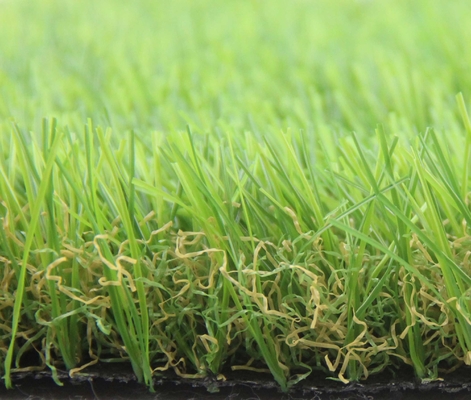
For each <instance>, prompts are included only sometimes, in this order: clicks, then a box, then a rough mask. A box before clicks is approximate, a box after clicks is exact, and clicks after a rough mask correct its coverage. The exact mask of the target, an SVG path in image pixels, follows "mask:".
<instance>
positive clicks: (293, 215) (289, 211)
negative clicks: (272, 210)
mask: <svg viewBox="0 0 471 400" xmlns="http://www.w3.org/2000/svg"><path fill="white" fill-rule="evenodd" d="M284 210H285V211H286V213H287V214H288V215H289V216H290V217H291V219H292V220H293V224H294V227H295V229H296V232H298V233H299V234H300V235H301V236H303V237H306V238H311V236H310V235H308V234H307V233H305V232H303V231H302V229H301V224H300V223H299V220H298V217H297V215H296V213H295V212H294V211H293V210H292V209H291V208H289V207H285V208H284Z"/></svg>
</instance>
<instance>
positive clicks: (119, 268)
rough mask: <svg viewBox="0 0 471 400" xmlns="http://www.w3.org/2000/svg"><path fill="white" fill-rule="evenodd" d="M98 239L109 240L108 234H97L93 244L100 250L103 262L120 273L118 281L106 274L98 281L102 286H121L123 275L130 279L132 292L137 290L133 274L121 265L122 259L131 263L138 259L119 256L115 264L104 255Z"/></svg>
mask: <svg viewBox="0 0 471 400" xmlns="http://www.w3.org/2000/svg"><path fill="white" fill-rule="evenodd" d="M98 239H103V240H109V236H108V235H96V236H95V237H94V238H93V246H94V247H95V249H96V250H97V252H98V256H99V258H100V260H101V262H102V263H103V264H105V265H106V266H107V267H108V268H109V269H111V270H113V271H117V273H118V274H117V275H118V280H117V281H108V280H107V279H106V278H105V277H104V276H102V277H101V278H100V279H98V283H99V284H100V285H101V286H121V285H122V282H123V275H124V276H126V278H128V280H129V286H130V289H131V291H132V292H135V291H136V290H137V289H136V286H135V285H134V280H133V278H132V275H131V274H130V273H129V272H128V271H127V270H126V269H125V268H124V267H123V266H122V265H121V261H126V262H128V263H130V264H133V265H134V264H136V263H137V260H135V259H133V258H130V257H127V256H119V257H118V258H117V259H116V265H113V264H112V263H111V262H109V261H108V260H107V259H106V257H104V256H103V253H102V252H101V248H100V245H99V244H98Z"/></svg>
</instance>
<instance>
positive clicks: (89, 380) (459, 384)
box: [0, 365, 471, 400]
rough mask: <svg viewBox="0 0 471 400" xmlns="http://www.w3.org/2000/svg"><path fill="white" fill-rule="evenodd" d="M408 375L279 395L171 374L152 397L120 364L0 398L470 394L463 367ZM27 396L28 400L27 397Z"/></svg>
mask: <svg viewBox="0 0 471 400" xmlns="http://www.w3.org/2000/svg"><path fill="white" fill-rule="evenodd" d="M410 376H411V371H402V372H401V371H397V372H396V373H395V374H394V377H392V374H390V373H383V374H379V375H378V376H376V377H375V378H374V379H372V380H370V381H368V382H366V383H362V384H359V383H352V384H348V385H344V384H341V383H338V382H333V381H328V380H326V379H325V376H324V377H322V376H317V377H316V378H315V379H313V378H314V377H312V376H311V377H310V378H308V379H306V380H305V381H303V382H302V384H300V385H299V386H298V387H296V388H293V389H291V390H290V391H289V392H288V393H282V392H281V391H280V390H279V387H278V386H277V385H275V384H274V382H273V381H272V380H271V379H267V377H263V375H262V376H259V377H256V376H254V375H253V374H250V373H244V372H238V373H237V372H231V373H228V374H227V379H226V380H224V381H222V380H217V379H214V378H212V379H211V378H207V379H204V380H188V379H184V378H180V377H178V376H177V375H175V374H171V373H167V374H165V376H162V377H160V378H158V379H155V380H154V388H155V393H149V391H148V389H146V387H145V386H143V385H141V384H138V383H137V380H136V376H135V375H134V373H133V372H132V370H131V369H130V368H126V367H125V366H123V365H121V366H120V365H114V366H112V367H111V368H110V365H107V366H102V367H101V368H100V366H98V368H97V367H93V368H90V370H89V371H87V373H86V374H83V375H81V374H78V375H77V376H75V377H74V378H70V377H69V375H68V374H67V373H66V372H59V378H60V379H61V382H62V384H63V386H57V385H56V384H55V382H54V380H53V379H52V374H51V373H50V372H47V371H45V372H36V373H34V372H29V373H17V374H14V375H13V382H14V384H15V387H16V388H17V389H16V391H13V392H12V391H5V390H2V389H0V399H1V398H3V396H4V395H5V396H8V397H5V398H8V399H18V400H19V399H22V400H24V399H26V398H30V397H31V396H34V397H35V398H40V399H42V398H54V399H62V398H64V399H65V398H70V397H71V396H81V397H80V398H81V399H83V400H87V399H90V400H91V399H97V398H99V399H119V398H123V399H124V398H133V397H138V398H140V399H144V400H146V399H148V400H153V399H155V398H160V397H162V398H166V399H169V400H180V399H184V398H190V397H191V398H192V399H195V400H224V399H228V398H230V399H233V400H238V399H241V400H242V399H248V398H257V399H260V400H270V399H280V400H295V399H300V398H303V399H306V398H309V399H316V400H332V399H335V400H347V399H348V400H354V399H371V400H372V399H383V400H408V399H410V400H420V399H424V400H425V399H428V400H440V399H441V400H461V399H462V400H465V399H467V398H468V397H469V392H470V391H471V379H470V370H469V368H465V367H464V368H462V369H460V370H458V371H456V372H455V373H452V374H450V375H449V376H447V377H446V379H444V380H442V381H436V382H429V383H425V384H424V383H421V382H419V381H417V380H411V379H410ZM28 396H30V397H28Z"/></svg>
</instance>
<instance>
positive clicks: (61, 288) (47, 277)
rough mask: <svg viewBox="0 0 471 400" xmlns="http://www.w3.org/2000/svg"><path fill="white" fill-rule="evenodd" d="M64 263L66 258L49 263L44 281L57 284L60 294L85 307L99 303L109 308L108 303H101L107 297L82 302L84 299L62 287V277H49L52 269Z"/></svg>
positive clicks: (97, 297)
mask: <svg viewBox="0 0 471 400" xmlns="http://www.w3.org/2000/svg"><path fill="white" fill-rule="evenodd" d="M66 261H67V258H66V257H61V258H58V259H57V260H55V261H53V262H52V263H50V264H49V265H48V266H47V268H46V279H47V280H49V281H55V282H57V288H58V289H59V290H60V291H61V292H62V293H64V294H66V295H67V296H69V297H70V298H71V299H73V300H76V301H79V302H81V303H83V304H86V305H89V304H93V303H100V304H102V305H104V306H105V307H109V304H108V302H105V301H103V300H107V297H105V296H96V297H94V298H92V299H88V300H84V299H82V298H80V297H78V296H76V295H75V294H74V293H72V292H71V291H70V290H69V289H67V288H65V287H64V286H62V277H61V276H58V275H51V272H52V270H53V269H54V268H56V267H57V266H58V265H60V264H62V263H64V262H66Z"/></svg>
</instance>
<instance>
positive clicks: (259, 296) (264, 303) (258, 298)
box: [219, 250, 294, 320]
mask: <svg viewBox="0 0 471 400" xmlns="http://www.w3.org/2000/svg"><path fill="white" fill-rule="evenodd" d="M220 251H223V250H220ZM226 257H227V256H226V254H225V252H224V259H225V261H224V264H223V265H222V266H221V267H220V268H219V271H220V272H221V274H222V275H223V276H224V277H225V278H226V279H227V280H228V281H230V282H231V283H232V284H233V285H234V286H235V287H237V288H238V289H239V290H240V291H241V292H243V293H245V294H246V295H247V296H249V297H251V298H252V299H253V301H254V302H255V304H257V306H258V308H259V309H260V311H261V312H262V313H263V314H265V315H276V316H277V317H280V318H284V319H289V320H293V319H294V318H293V317H290V316H289V315H288V314H285V313H282V312H280V311H277V310H270V309H268V299H267V297H266V296H265V295H264V294H263V293H256V292H255V291H251V290H249V289H247V288H245V287H244V286H242V285H241V284H240V282H239V281H237V280H236V279H234V278H232V277H231V276H230V274H229V272H228V271H227V261H226Z"/></svg>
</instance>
